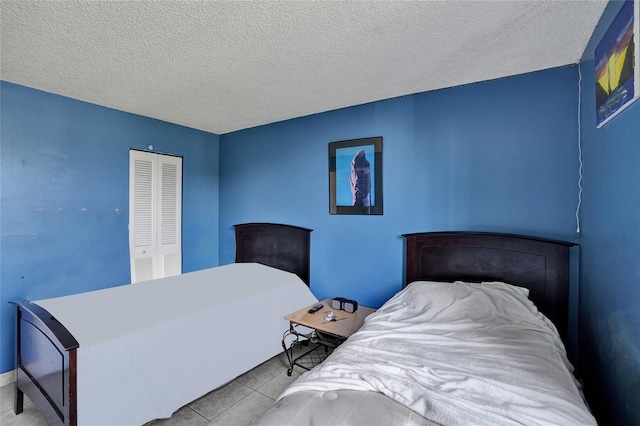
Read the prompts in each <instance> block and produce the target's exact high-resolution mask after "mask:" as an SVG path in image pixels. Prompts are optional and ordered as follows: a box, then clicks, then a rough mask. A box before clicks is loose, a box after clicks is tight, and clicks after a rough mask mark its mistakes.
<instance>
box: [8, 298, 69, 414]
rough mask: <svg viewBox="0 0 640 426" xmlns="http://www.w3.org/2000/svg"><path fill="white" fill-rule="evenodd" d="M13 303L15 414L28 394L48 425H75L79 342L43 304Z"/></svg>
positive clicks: (19, 411)
mask: <svg viewBox="0 0 640 426" xmlns="http://www.w3.org/2000/svg"><path fill="white" fill-rule="evenodd" d="M10 303H12V304H13V305H15V306H16V315H17V321H16V323H17V333H16V338H17V345H16V351H17V353H16V364H17V365H16V371H17V378H16V385H15V396H14V398H15V399H14V403H15V404H14V410H15V413H16V414H20V413H22V410H23V403H24V395H25V394H26V395H27V396H28V397H29V399H31V401H32V402H33V404H34V405H35V406H36V408H37V409H38V411H39V412H40V414H42V416H43V417H44V418H45V420H46V421H47V423H48V424H50V425H58V424H60V425H76V424H77V417H76V413H77V410H76V400H77V399H76V371H77V370H76V349H77V348H78V346H79V345H78V342H77V341H76V339H75V338H74V337H73V336H72V335H71V333H70V332H69V331H68V330H67V329H66V328H65V327H64V326H63V325H62V324H61V323H60V322H59V321H58V320H56V319H55V318H54V317H53V316H51V314H50V313H49V312H47V311H46V310H45V309H43V308H42V307H40V306H38V305H36V304H34V303H31V302H28V301H26V300H16V301H12V302H10Z"/></svg>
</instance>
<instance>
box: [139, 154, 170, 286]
mask: <svg viewBox="0 0 640 426" xmlns="http://www.w3.org/2000/svg"><path fill="white" fill-rule="evenodd" d="M129 159H130V160H129V166H130V170H129V248H130V253H131V282H132V283H135V282H139V281H146V280H150V279H154V278H162V277H167V276H171V275H179V274H181V273H182V244H181V241H182V158H180V157H174V156H170V155H162V154H155V153H150V152H143V151H135V150H131V151H130V155H129Z"/></svg>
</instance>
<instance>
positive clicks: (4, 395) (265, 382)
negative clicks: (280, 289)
mask: <svg viewBox="0 0 640 426" xmlns="http://www.w3.org/2000/svg"><path fill="white" fill-rule="evenodd" d="M302 349H306V348H304V347H302ZM287 367H288V364H287V357H286V355H285V354H284V353H282V354H280V355H277V356H275V357H273V358H272V359H270V360H269V361H267V362H265V363H263V364H261V365H259V366H257V367H256V368H254V369H253V370H251V371H249V372H247V373H245V374H243V375H242V376H239V377H237V378H236V379H235V380H232V381H231V382H229V383H227V384H226V385H224V386H222V387H220V388H218V389H216V390H214V391H212V392H210V393H208V394H207V395H205V396H203V397H202V398H200V399H197V400H196V401H193V402H191V403H190V404H188V405H186V406H184V407H182V408H180V409H179V410H178V411H176V412H175V413H174V414H173V416H171V418H169V419H162V420H154V421H152V422H149V423H147V426H179V425H184V426H186V425H189V426H199V425H225V426H242V425H251V424H252V423H253V422H254V421H255V420H257V419H259V418H260V417H261V416H262V415H263V414H264V413H265V412H266V411H267V410H268V409H269V408H271V407H272V406H273V403H274V402H275V400H276V398H277V397H278V396H279V395H280V393H282V391H283V390H284V388H285V387H287V386H288V385H289V384H290V383H292V382H293V381H294V380H295V379H296V378H298V377H299V376H300V374H302V373H303V372H304V371H305V370H303V369H299V368H298V367H296V369H295V370H294V371H293V373H292V375H291V377H289V376H287ZM13 386H14V385H13V384H10V385H7V386H3V387H2V388H0V390H1V392H0V424H1V425H2V426H40V425H46V423H45V421H44V419H43V418H42V416H41V415H40V414H39V413H38V412H37V411H36V409H35V407H34V406H33V404H32V403H31V402H26V403H25V406H24V412H23V413H22V414H19V415H17V416H16V415H15V414H14V413H13Z"/></svg>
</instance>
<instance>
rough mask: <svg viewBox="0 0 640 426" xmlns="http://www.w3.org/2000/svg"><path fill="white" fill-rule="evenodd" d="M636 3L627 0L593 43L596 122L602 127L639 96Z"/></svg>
mask: <svg viewBox="0 0 640 426" xmlns="http://www.w3.org/2000/svg"><path fill="white" fill-rule="evenodd" d="M638 8H639V3H638V1H637V0H635V1H634V0H627V1H625V2H624V3H623V5H622V7H621V8H620V11H619V12H618V14H617V15H616V17H615V18H614V20H613V22H611V25H610V26H609V28H608V29H607V31H606V33H605V34H604V36H603V37H602V40H600V43H598V45H597V46H596V50H595V67H596V69H595V71H596V125H597V127H601V126H603V125H604V124H606V123H607V122H609V120H611V119H612V118H613V117H615V116H616V115H618V114H619V113H620V112H621V111H622V110H624V109H625V108H626V107H628V106H629V105H630V104H631V103H632V102H633V101H634V100H636V99H637V98H638V96H639V95H640V93H638V92H639V90H640V69H639V63H640V62H639V61H640V58H639V56H640V55H639V54H638V53H639V44H638V33H639V31H638V30H639V28H640V26H639V25H640V20H639V19H638V16H639V13H638Z"/></svg>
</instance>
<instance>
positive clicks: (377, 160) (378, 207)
mask: <svg viewBox="0 0 640 426" xmlns="http://www.w3.org/2000/svg"><path fill="white" fill-rule="evenodd" d="M329 213H330V214H362V215H381V214H382V137H381V136H377V137H371V138H362V139H351V140H346V141H339V142H331V143H330V144H329Z"/></svg>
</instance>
